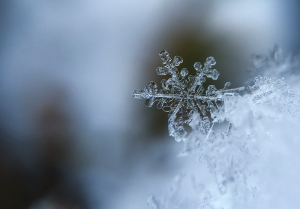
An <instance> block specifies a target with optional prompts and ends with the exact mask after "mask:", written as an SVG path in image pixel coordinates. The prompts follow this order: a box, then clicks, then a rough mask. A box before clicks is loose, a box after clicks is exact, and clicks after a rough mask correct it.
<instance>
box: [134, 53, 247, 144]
mask: <svg viewBox="0 0 300 209" xmlns="http://www.w3.org/2000/svg"><path fill="white" fill-rule="evenodd" d="M159 56H160V58H161V61H162V64H163V67H158V68H157V69H156V73H157V74H158V75H170V76H171V78H169V79H168V80H165V79H163V80H162V81H161V86H162V89H160V90H158V89H157V85H156V83H155V82H154V81H150V82H149V83H148V85H147V86H146V87H145V88H144V89H143V90H141V91H134V92H133V97H134V98H137V99H146V102H145V105H146V106H147V107H151V106H152V105H153V104H154V103H155V102H157V108H158V109H162V110H163V111H164V112H168V113H169V120H168V129H169V135H170V136H173V137H175V140H176V141H181V140H184V139H185V138H186V137H187V132H186V130H185V129H184V124H188V125H190V126H191V127H193V129H200V130H201V131H202V132H203V133H204V134H205V135H207V137H208V138H212V140H213V137H214V133H213V131H212V127H213V124H214V123H215V122H218V120H219V119H218V118H217V117H213V118H212V117H211V116H212V115H216V113H217V112H219V111H223V103H224V98H226V97H230V96H234V95H238V94H239V92H240V91H243V90H245V89H246V88H245V87H241V88H236V89H228V88H229V86H230V82H227V83H225V86H224V88H223V89H220V90H218V89H217V88H216V87H215V86H214V85H209V86H208V88H207V90H205V89H204V87H203V83H204V82H205V81H206V78H211V79H213V80H217V79H218V77H219V75H220V73H219V72H218V71H217V70H216V69H212V67H213V66H214V65H215V64H216V61H215V59H214V58H213V57H208V58H207V59H206V62H205V63H204V66H203V67H202V64H201V63H200V62H196V63H195V64H194V68H195V70H196V75H195V76H193V75H188V74H189V72H188V70H187V69H186V68H183V69H182V70H181V71H180V73H179V70H178V68H177V66H179V65H180V64H181V63H182V62H183V59H182V58H181V57H179V56H175V57H174V59H173V61H172V59H171V57H170V55H169V53H168V52H167V51H161V52H160V53H159ZM195 115H198V117H199V119H200V120H201V122H200V123H197V124H196V123H194V122H193V117H195Z"/></svg>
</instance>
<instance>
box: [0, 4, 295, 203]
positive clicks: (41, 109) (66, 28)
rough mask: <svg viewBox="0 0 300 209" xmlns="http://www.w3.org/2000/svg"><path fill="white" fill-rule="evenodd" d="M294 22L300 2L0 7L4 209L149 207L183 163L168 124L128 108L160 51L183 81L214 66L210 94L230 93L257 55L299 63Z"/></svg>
mask: <svg viewBox="0 0 300 209" xmlns="http://www.w3.org/2000/svg"><path fill="white" fill-rule="evenodd" d="M299 23H300V3H299V2H298V1H297V0H286V1H276V0H264V1H261V0H245V1H238V0H226V1H218V0H198V1H197V0H188V1H182V0H151V1H138V0H128V1H121V0H113V1H101V0H100V1H99V0H98V1H96V0H76V1H71V0H63V1H57V0H30V1H29V0H24V1H16V0H1V1H0V47H1V49H0V96H1V97H0V98H1V103H0V116H1V117H0V139H1V140H0V185H1V187H0V208H5V209H11V208H12V209H19V208H20V209H23V208H30V209H54V208H55V209H94V208H96V209H98V208H99V209H101V208H116V209H118V208H130V209H135V208H139V209H140V208H147V206H146V199H147V196H148V195H149V194H151V193H155V194H160V193H163V192H164V189H165V188H167V185H168V184H169V179H171V178H172V177H173V176H174V175H175V174H176V173H178V172H180V171H181V170H182V168H183V167H184V166H185V165H186V162H185V159H182V158H180V159H179V158H176V156H177V154H178V153H179V151H180V148H181V146H182V145H181V144H180V143H176V142H175V141H174V139H173V138H171V137H169V136H168V128H167V120H168V118H167V114H166V113H164V112H162V111H160V110H158V109H156V108H155V107H152V108H149V109H148V108H147V107H145V106H144V104H143V103H144V101H142V100H135V99H133V98H132V91H134V90H141V89H143V88H144V86H145V85H146V84H147V83H148V81H152V80H153V81H155V82H156V83H157V84H159V83H160V80H161V78H160V77H159V76H157V75H156V71H155V70H156V68H157V67H160V66H162V64H161V62H160V59H159V56H158V53H159V52H160V51H161V50H167V51H168V52H169V53H170V55H171V57H174V56H176V55H179V56H181V57H182V58H183V60H184V62H183V64H181V66H179V69H181V68H184V67H186V68H188V70H189V71H190V72H193V70H194V68H193V64H194V63H195V62H197V61H200V62H201V63H204V62H205V59H206V57H208V56H214V57H215V59H216V61H217V65H216V69H217V70H218V71H219V72H220V73H221V75H220V76H219V79H218V81H210V79H208V81H207V82H206V84H207V85H209V84H215V85H216V86H217V88H221V87H223V85H224V83H225V82H227V81H230V82H231V83H232V85H231V87H233V88H234V87H238V86H241V85H244V83H245V82H246V81H247V80H248V79H249V75H248V74H247V69H248V68H249V67H250V66H251V58H250V57H251V55H252V54H267V53H269V52H270V50H272V49H273V47H274V45H275V44H277V45H279V46H280V47H281V48H282V49H283V50H284V51H286V52H288V53H293V54H298V53H299V52H300V40H299V35H300V24H299ZM251 79H252V78H251ZM162 188H163V189H162Z"/></svg>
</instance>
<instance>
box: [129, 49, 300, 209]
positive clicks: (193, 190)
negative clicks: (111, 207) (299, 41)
mask: <svg viewBox="0 0 300 209" xmlns="http://www.w3.org/2000/svg"><path fill="white" fill-rule="evenodd" d="M278 50H279V49H278V48H276V47H275V49H274V51H273V52H272V53H271V58H267V56H266V57H263V58H262V56H257V57H254V63H256V64H254V69H255V70H256V71H259V72H260V73H261V74H262V75H267V74H268V72H265V71H266V70H268V69H270V68H274V65H275V66H277V68H276V69H278V66H283V65H286V66H292V68H291V69H296V68H297V67H298V69H299V65H296V64H295V63H297V62H298V63H299V61H297V62H296V61H293V62H291V61H289V62H288V61H286V59H287V58H285V59H282V58H279V57H280V56H279V55H278V53H279V52H278ZM160 57H161V59H162V63H163V65H164V67H160V68H158V69H157V73H158V74H159V75H166V74H170V75H171V76H172V78H170V79H168V80H167V81H166V80H163V81H162V89H161V90H159V92H157V86H156V84H155V83H154V82H149V84H148V85H147V86H146V87H145V89H144V90H142V91H134V92H133V96H134V97H135V98H139V99H142V98H145V99H146V105H147V106H152V105H153V103H154V102H155V101H158V104H157V107H158V108H160V109H163V110H164V111H165V112H169V132H170V135H171V136H174V137H175V139H176V141H181V140H182V141H183V144H184V148H183V150H182V152H181V153H180V154H179V156H181V157H183V156H194V157H196V158H197V159H198V160H199V161H200V162H201V164H202V165H205V166H206V168H207V169H208V171H209V173H210V175H211V177H212V178H213V182H214V184H215V185H216V187H215V188H216V189H214V187H212V186H211V184H210V183H209V182H204V183H202V184H201V183H197V182H199V181H201V179H199V178H197V175H198V177H199V170H196V176H192V178H191V179H192V181H191V182H185V183H182V182H183V181H186V179H187V175H185V174H180V175H178V176H176V177H175V179H174V182H173V186H172V187H171V190H170V192H169V194H168V195H167V196H166V197H165V198H163V199H157V198H156V197H154V196H150V197H149V198H148V202H147V203H148V206H149V207H150V208H151V209H170V208H172V209H177V208H178V209H179V208H186V209H188V208H199V209H200V208H201V209H221V208H223V209H233V208H298V207H297V205H298V206H299V204H300V202H299V201H298V200H297V198H294V199H293V198H292V197H293V196H294V197H296V196H298V195H299V192H298V190H299V189H298V188H293V187H295V186H293V185H295V183H296V182H298V183H299V182H300V179H298V177H297V176H298V175H296V174H297V171H298V170H297V167H299V166H300V165H298V163H297V162H298V160H299V159H298V158H299V157H297V156H298V155H292V163H291V162H290V160H291V156H290V155H288V154H287V153H288V152H291V151H293V149H295V150H298V149H297V148H299V147H300V146H299V143H298V140H297V138H298V136H299V135H298V134H297V131H296V130H295V129H296V128H295V127H298V126H299V119H300V96H299V95H298V94H297V93H296V92H294V91H292V90H291V87H290V86H289V85H288V84H287V83H286V82H285V79H284V78H280V79H278V78H270V77H267V76H257V77H256V78H255V79H254V84H253V85H252V86H246V87H241V88H237V89H228V87H229V85H230V83H226V84H225V87H224V89H221V90H217V89H216V88H215V86H209V87H208V89H207V90H206V91H205V90H204V89H203V86H202V84H203V83H204V82H205V77H207V78H212V79H217V78H218V76H219V73H218V71H217V70H215V69H214V70H212V69H211V67H212V66H213V65H215V63H216V62H215V60H214V58H212V57H209V58H207V60H206V62H205V64H204V67H203V68H201V67H202V66H201V64H200V63H199V62H197V63H195V65H194V66H195V69H196V71H197V74H196V75H195V76H188V77H187V74H188V71H187V70H186V69H182V70H181V73H180V74H179V72H178V69H177V68H176V66H178V65H179V64H180V63H182V58H180V57H178V56H176V57H175V58H174V59H173V62H171V58H170V57H169V54H168V53H167V52H166V51H162V52H161V53H160ZM262 60H263V61H262ZM258 63H259V64H258ZM274 63H277V64H274ZM288 63H291V64H288ZM272 66H273V67H272ZM285 70H287V67H282V70H281V71H280V72H281V73H282V72H283V71H285ZM276 75H277V76H278V73H276ZM204 76H205V77H204ZM217 123H220V124H223V125H224V124H228V129H227V131H221V130H218V128H215V127H214V125H215V124H217ZM183 124H188V125H189V126H190V127H191V128H192V133H190V134H187V132H186V131H185V130H184V128H183ZM279 130H280V131H279ZM281 130H283V131H281ZM291 130H293V131H294V132H295V133H296V134H292V133H291ZM289 144H290V145H289ZM286 150H287V151H286ZM274 153H275V154H274ZM282 153H284V154H285V155H284V154H282ZM279 156H280V157H279ZM273 159H276V163H273ZM297 159H298V160H297ZM293 160H294V161H293ZM280 163H281V164H280ZM281 167H283V169H281ZM295 169H296V170H295ZM286 170H287V171H286ZM197 172H198V173H197ZM201 172H203V171H201ZM200 176H201V175H200ZM283 176H291V177H294V178H293V179H292V180H289V179H285V181H282V182H281V178H282V177H283ZM290 181H291V182H290ZM278 182H280V183H278ZM187 185H190V186H187ZM182 187H184V188H182ZM286 187H289V188H288V191H287V190H286V192H287V195H282V192H283V191H282V190H284V189H285V188H286ZM279 199H280V200H279Z"/></svg>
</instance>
